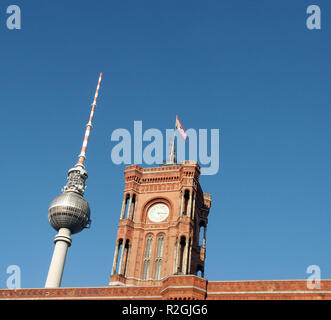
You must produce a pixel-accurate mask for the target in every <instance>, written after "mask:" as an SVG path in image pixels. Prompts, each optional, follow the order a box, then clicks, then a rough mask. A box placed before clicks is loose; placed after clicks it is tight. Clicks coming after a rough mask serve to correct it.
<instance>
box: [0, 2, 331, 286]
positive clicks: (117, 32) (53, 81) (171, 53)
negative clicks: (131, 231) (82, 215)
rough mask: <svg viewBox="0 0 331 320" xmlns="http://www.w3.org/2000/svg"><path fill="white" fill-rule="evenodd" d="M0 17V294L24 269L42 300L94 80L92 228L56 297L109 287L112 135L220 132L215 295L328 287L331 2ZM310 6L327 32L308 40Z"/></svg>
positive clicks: (211, 260)
mask: <svg viewBox="0 0 331 320" xmlns="http://www.w3.org/2000/svg"><path fill="white" fill-rule="evenodd" d="M10 4H13V2H12V1H1V3H0V46H1V50H0V101H1V106H2V107H1V110H2V112H1V140H0V146H1V157H0V164H1V166H0V168H1V183H0V198H1V210H0V214H1V229H0V230H1V231H0V287H1V288H5V287H6V279H7V277H8V275H7V274H6V268H7V266H9V265H12V264H16V265H19V266H20V267H21V271H22V287H24V288H27V287H42V286H44V282H45V279H46V276H47V272H48V267H49V263H50V260H51V256H52V252H53V238H54V236H55V234H56V232H55V231H54V230H53V229H52V228H51V226H50V225H49V223H48V220H47V209H48V206H49V204H50V202H51V201H52V200H53V199H54V198H55V197H56V196H57V195H58V194H59V193H60V191H61V188H62V187H63V186H64V185H65V183H66V174H67V170H68V169H69V168H71V167H72V166H73V165H74V164H75V163H76V161H77V155H78V153H79V151H80V147H81V143H82V139H83V135H84V130H85V124H86V123H87V120H88V115H89V112H90V104H91V102H92V100H93V95H94V91H95V87H96V84H97V78H98V74H99V72H100V71H103V72H104V78H103V83H102V85H101V91H100V96H99V105H98V108H97V111H96V114H95V118H94V127H93V131H92V134H91V137H90V142H89V146H88V155H87V170H88V172H89V179H88V181H87V184H88V188H87V191H86V193H85V196H86V199H87V200H88V201H89V203H90V206H91V210H92V220H93V221H92V227H91V229H89V230H84V231H83V232H82V233H80V234H77V235H74V236H73V243H72V246H71V248H70V249H69V251H68V256H67V262H66V266H65V271H64V276H63V282H62V285H63V286H105V285H107V284H108V281H109V276H110V270H111V265H112V259H113V252H114V239H115V236H116V232H117V223H118V220H119V216H120V209H121V203H122V195H123V188H124V182H123V169H124V166H118V165H115V164H113V163H112V161H111V158H110V153H111V150H112V147H113V146H114V143H113V142H111V140H110V136H111V133H112V132H113V131H114V130H115V129H117V128H126V129H128V130H130V131H131V132H132V129H133V121H134V120H142V121H143V127H144V128H143V129H144V130H145V129H148V128H158V129H160V130H161V131H164V130H165V129H166V128H172V127H173V124H174V118H175V115H176V114H179V116H180V119H181V121H182V123H183V126H184V128H186V129H188V128H195V129H197V130H198V129H199V128H202V129H203V128H207V129H212V128H219V129H220V171H219V173H218V174H217V175H213V176H202V177H201V180H200V182H201V185H202V187H203V190H204V192H206V193H210V194H212V199H213V202H212V208H211V211H210V216H209V225H208V231H207V261H206V277H207V278H208V279H209V280H259V279H261V280H262V279H304V278H306V277H307V276H308V275H307V274H306V269H307V267H308V266H309V265H312V264H314V265H319V266H320V268H321V273H322V278H331V254H330V245H331V232H330V226H331V214H330V208H331V201H330V192H331V190H330V187H331V179H330V178H331V171H330V163H331V153H330V135H331V126H330V116H331V111H330V110H331V64H330V57H331V44H330V39H331V4H330V2H329V1H322V0H321V1H314V2H313V1H306V0H296V1H285V0H280V1H263V0H254V1H246V0H241V1H239V0H232V1H195V0H189V1H188V0H181V1H174V0H167V1H159V0H158V1H155V0H153V1H149V0H148V1H147V0H144V1H109V0H107V1H105V0H102V1H101V0H100V1H79V2H78V1H41V0H34V1H15V4H17V5H19V6H20V7H21V10H22V29H21V30H19V31H10V30H8V29H7V28H6V8H7V6H8V5H10ZM310 4H318V5H320V6H321V10H322V29H321V30H315V31H310V30H308V29H307V28H306V18H307V14H306V8H307V6H308V5H310Z"/></svg>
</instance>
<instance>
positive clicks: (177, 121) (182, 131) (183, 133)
mask: <svg viewBox="0 0 331 320" xmlns="http://www.w3.org/2000/svg"><path fill="white" fill-rule="evenodd" d="M176 129H177V130H178V131H179V133H180V134H181V136H182V138H183V139H184V141H185V140H186V136H187V134H186V132H185V130H184V128H183V126H182V124H181V123H180V121H179V118H178V116H176Z"/></svg>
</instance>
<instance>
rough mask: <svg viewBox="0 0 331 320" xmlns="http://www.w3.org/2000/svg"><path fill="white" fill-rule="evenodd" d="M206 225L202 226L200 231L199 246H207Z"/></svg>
mask: <svg viewBox="0 0 331 320" xmlns="http://www.w3.org/2000/svg"><path fill="white" fill-rule="evenodd" d="M205 228H206V227H205V225H204V224H203V223H201V224H200V229H199V246H200V247H204V246H205V235H206V230H205Z"/></svg>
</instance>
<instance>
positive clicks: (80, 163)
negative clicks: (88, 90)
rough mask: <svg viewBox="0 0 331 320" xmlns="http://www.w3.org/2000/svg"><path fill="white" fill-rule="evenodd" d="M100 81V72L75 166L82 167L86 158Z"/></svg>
mask: <svg viewBox="0 0 331 320" xmlns="http://www.w3.org/2000/svg"><path fill="white" fill-rule="evenodd" d="M101 79H102V72H101V73H100V76H99V81H98V86H97V89H96V91H95V95H94V99H93V103H92V109H91V113H90V118H89V121H88V123H87V125H86V131H85V136H84V141H83V146H82V150H81V152H80V154H79V156H78V162H77V164H76V166H83V167H84V161H85V158H86V155H85V153H86V147H87V142H88V138H89V136H90V131H91V128H92V120H93V116H94V110H95V107H96V105H97V99H98V95H99V88H100V83H101Z"/></svg>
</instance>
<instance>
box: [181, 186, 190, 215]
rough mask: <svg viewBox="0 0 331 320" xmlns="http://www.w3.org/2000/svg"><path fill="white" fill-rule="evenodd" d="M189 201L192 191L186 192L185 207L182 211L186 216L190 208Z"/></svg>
mask: <svg viewBox="0 0 331 320" xmlns="http://www.w3.org/2000/svg"><path fill="white" fill-rule="evenodd" d="M189 199H190V191H189V190H185V192H184V206H183V211H182V213H183V215H184V216H186V215H187V207H188V202H189Z"/></svg>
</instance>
